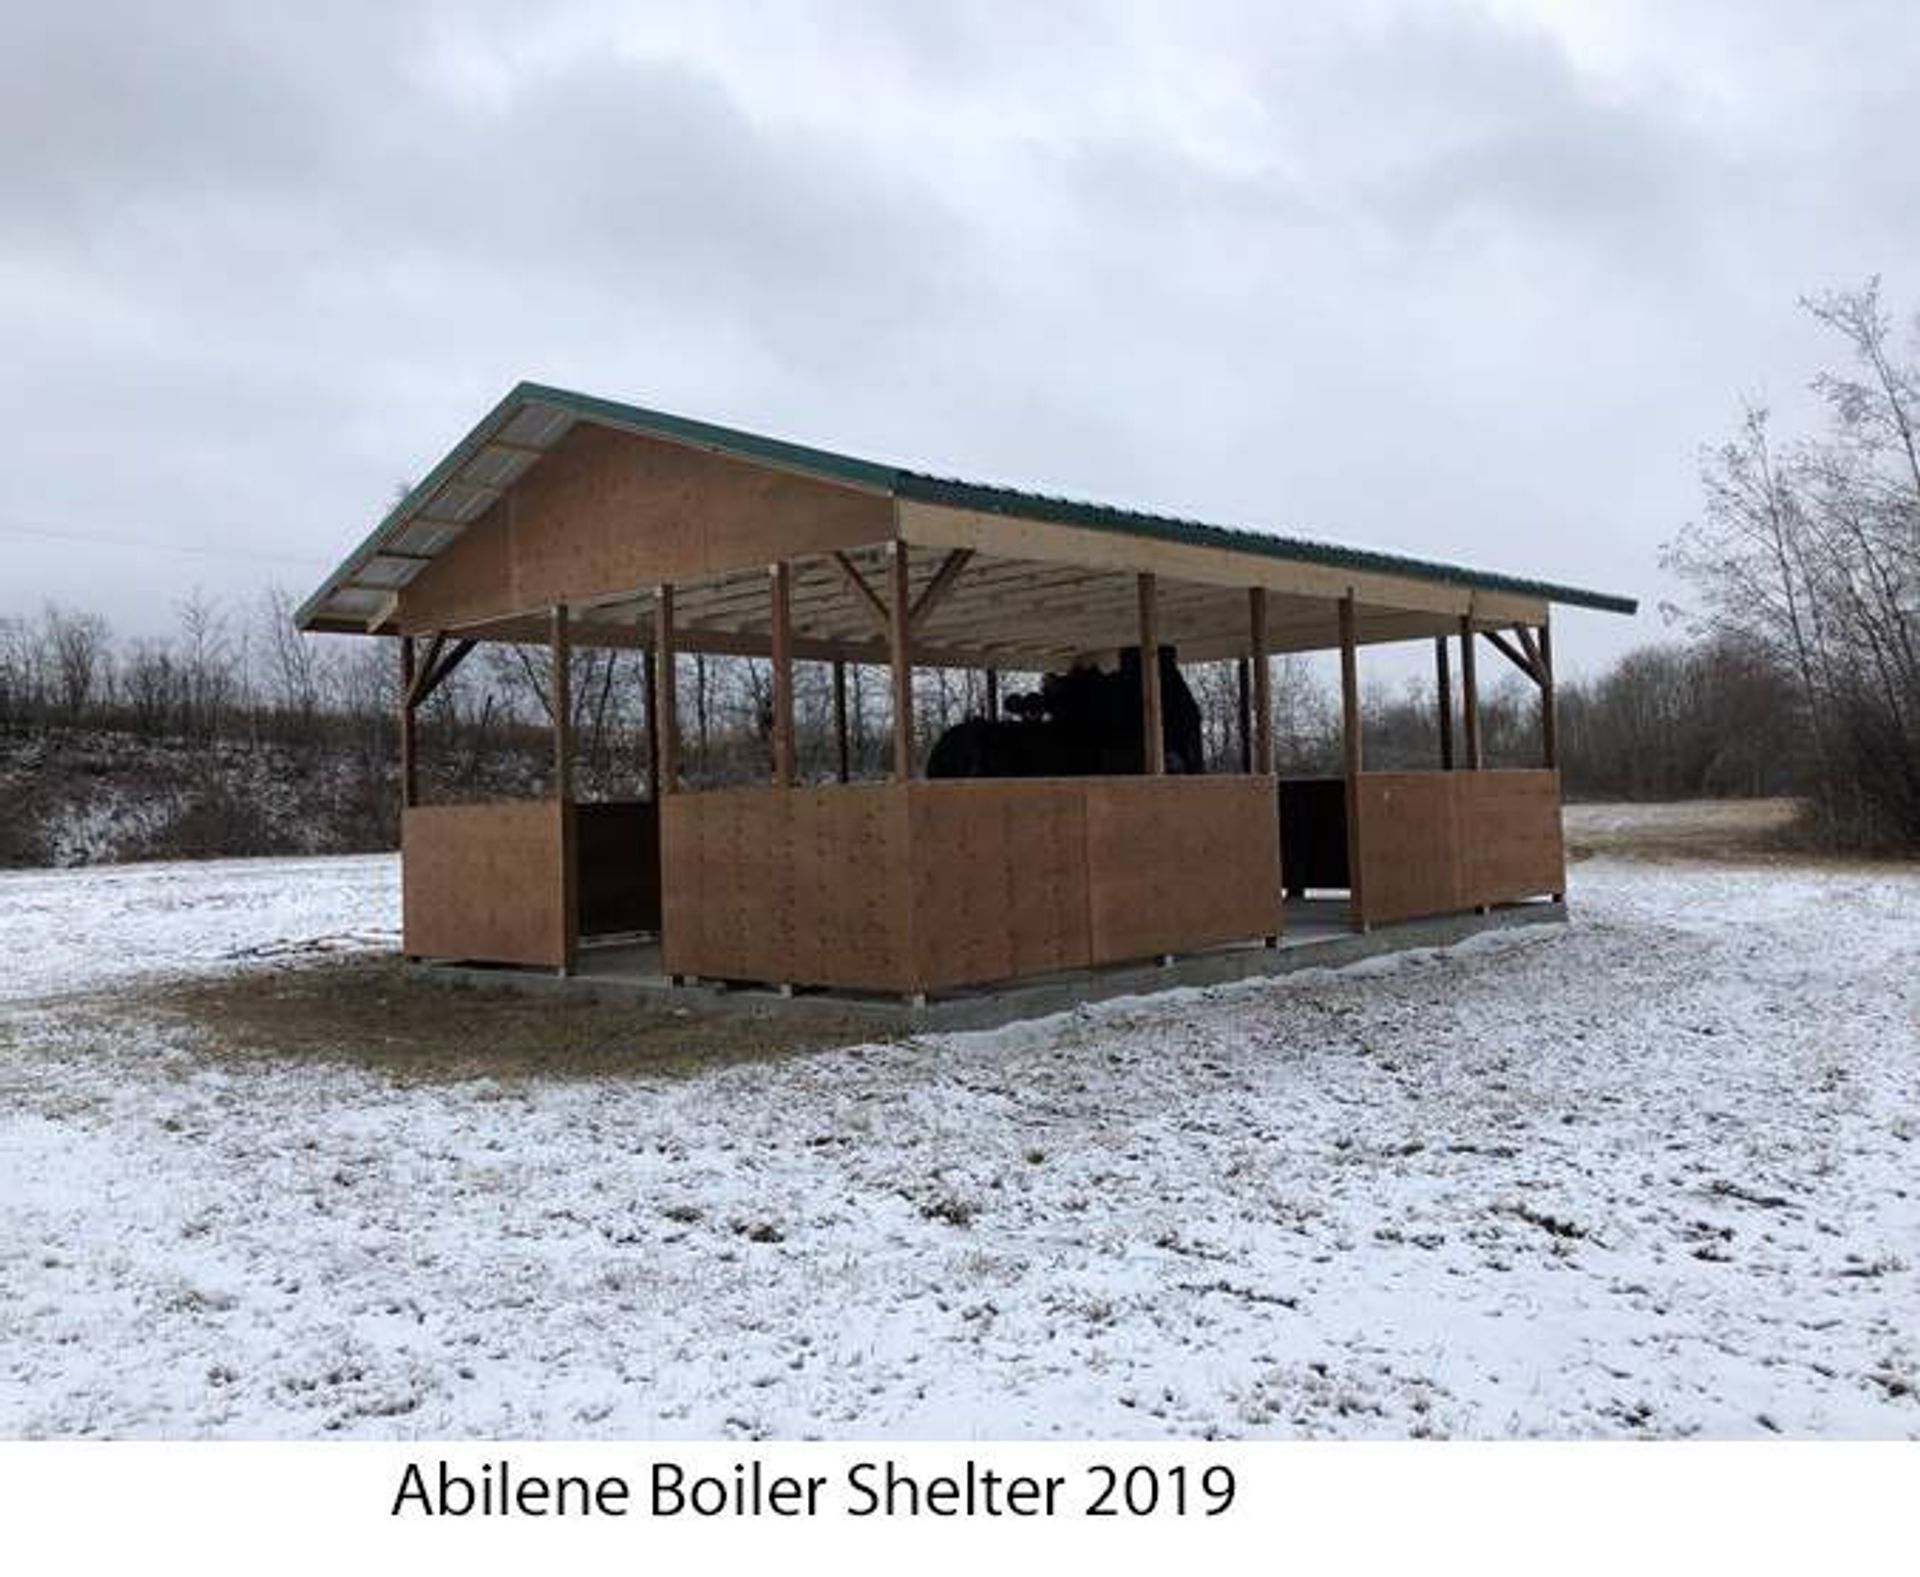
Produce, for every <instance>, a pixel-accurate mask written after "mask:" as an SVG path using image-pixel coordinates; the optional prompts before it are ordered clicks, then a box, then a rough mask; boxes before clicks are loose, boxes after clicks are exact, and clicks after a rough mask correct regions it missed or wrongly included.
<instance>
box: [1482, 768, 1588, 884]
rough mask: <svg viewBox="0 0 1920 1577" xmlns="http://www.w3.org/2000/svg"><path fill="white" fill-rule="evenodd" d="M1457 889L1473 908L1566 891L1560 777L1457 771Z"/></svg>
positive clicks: (1539, 773)
mask: <svg viewBox="0 0 1920 1577" xmlns="http://www.w3.org/2000/svg"><path fill="white" fill-rule="evenodd" d="M1454 776H1455V777H1456V778H1458V779H1459V780H1460V808H1459V816H1460V845H1461V853H1462V858H1463V867H1462V878H1461V879H1462V885H1463V887H1464V890H1465V893H1466V898H1467V901H1468V902H1469V903H1472V904H1496V903H1510V902H1512V901H1513V900H1515V899H1517V898H1534V897H1538V896H1540V895H1541V894H1543V893H1559V892H1565V891H1566V890H1567V858H1566V849H1565V846H1564V844H1563V843H1562V841H1561V827H1560V774H1559V773H1558V772H1554V771H1547V770H1534V771H1499V772H1457V773H1455V774H1454Z"/></svg>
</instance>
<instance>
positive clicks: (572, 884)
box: [551, 603, 580, 975]
mask: <svg viewBox="0 0 1920 1577" xmlns="http://www.w3.org/2000/svg"><path fill="white" fill-rule="evenodd" d="M551 653H552V658H553V699H552V706H553V797H554V801H555V808H556V809H557V810H558V811H559V813H560V915H561V925H562V927H563V933H564V936H565V941H564V942H563V944H562V946H561V953H560V973H561V974H563V975H570V974H572V973H573V966H574V961H575V959H576V958H577V957H578V955H579V950H580V877H579V849H578V846H577V845H576V843H575V841H574V815H573V631H572V629H571V628H570V626H569V624H568V621H567V609H566V604H564V603H556V604H555V605H554V608H553V613H552V638H551Z"/></svg>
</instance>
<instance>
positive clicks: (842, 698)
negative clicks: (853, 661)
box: [833, 658, 853, 783]
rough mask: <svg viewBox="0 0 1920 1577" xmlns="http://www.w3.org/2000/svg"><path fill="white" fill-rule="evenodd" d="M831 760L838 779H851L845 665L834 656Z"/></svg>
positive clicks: (851, 756)
mask: <svg viewBox="0 0 1920 1577" xmlns="http://www.w3.org/2000/svg"><path fill="white" fill-rule="evenodd" d="M833 761H834V769H835V772H836V774H837V775H838V777H839V779H840V781H841V782H842V783H846V782H849V781H851V780H852V777H853V752H852V750H851V749H849V748H848V742H847V665H846V663H845V661H844V660H842V659H840V658H835V659H834V663H833Z"/></svg>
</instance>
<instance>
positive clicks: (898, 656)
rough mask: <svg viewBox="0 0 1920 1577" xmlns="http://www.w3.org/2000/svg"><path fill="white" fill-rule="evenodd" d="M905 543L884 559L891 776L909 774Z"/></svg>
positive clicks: (909, 625)
mask: <svg viewBox="0 0 1920 1577" xmlns="http://www.w3.org/2000/svg"><path fill="white" fill-rule="evenodd" d="M908 586H909V582H908V580H907V545H906V543H904V542H896V543H894V544H893V548H892V553H891V555H890V557H889V559H888V563H887V591H888V607H887V660H888V662H889V664H890V665H891V667H892V669H893V777H894V781H895V782H897V783H906V782H910V781H911V780H912V778H913V609H912V606H911V605H910V604H909V602H908V600H907V594H908Z"/></svg>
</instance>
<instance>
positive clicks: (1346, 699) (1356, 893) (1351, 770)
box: [1340, 592, 1367, 931]
mask: <svg viewBox="0 0 1920 1577" xmlns="http://www.w3.org/2000/svg"><path fill="white" fill-rule="evenodd" d="M1340 734H1341V742H1342V744H1343V745H1344V746H1345V747H1346V764H1347V892H1348V917H1349V923H1350V924H1351V925H1352V926H1353V928H1354V930H1356V931H1364V930H1366V929H1367V922H1366V919H1365V915H1366V905H1365V903H1364V902H1363V901H1362V895H1361V891H1360V773H1361V770H1362V759H1361V750H1360V653H1359V650H1358V643H1357V640H1356V634H1355V630H1354V607H1353V593H1352V592H1348V593H1347V594H1346V596H1344V597H1342V598H1341V599H1340Z"/></svg>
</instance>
